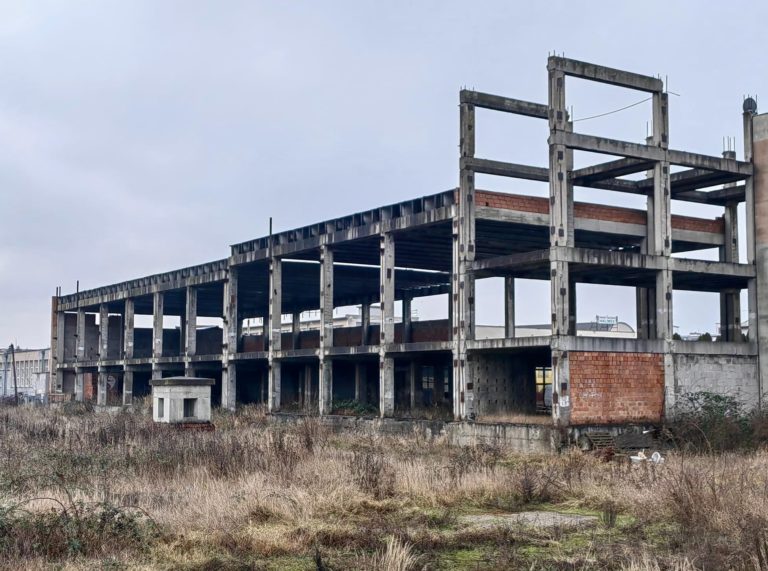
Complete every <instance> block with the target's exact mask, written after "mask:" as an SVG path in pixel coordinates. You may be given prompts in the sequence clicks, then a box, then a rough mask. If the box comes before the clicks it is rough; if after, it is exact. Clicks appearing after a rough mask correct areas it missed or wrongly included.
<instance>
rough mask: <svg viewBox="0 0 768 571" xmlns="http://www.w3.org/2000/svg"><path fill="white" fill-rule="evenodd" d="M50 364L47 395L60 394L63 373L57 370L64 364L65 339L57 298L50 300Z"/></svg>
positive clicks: (64, 322)
mask: <svg viewBox="0 0 768 571" xmlns="http://www.w3.org/2000/svg"><path fill="white" fill-rule="evenodd" d="M51 318H52V320H53V322H52V323H51V334H52V339H51V362H50V365H49V370H50V387H49V390H48V393H49V394H50V393H54V392H55V393H61V392H63V390H64V371H62V370H59V365H60V364H61V363H63V362H64V339H65V337H66V334H67V332H66V323H67V319H66V315H65V314H64V312H63V311H59V298H58V297H57V296H54V297H53V298H52V299H51Z"/></svg>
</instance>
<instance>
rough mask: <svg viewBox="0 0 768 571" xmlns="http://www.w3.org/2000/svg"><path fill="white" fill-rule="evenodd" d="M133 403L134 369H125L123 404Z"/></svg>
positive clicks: (129, 404)
mask: <svg viewBox="0 0 768 571" xmlns="http://www.w3.org/2000/svg"><path fill="white" fill-rule="evenodd" d="M131 405H133V369H131V368H128V367H126V368H125V370H124V371H123V406H131Z"/></svg>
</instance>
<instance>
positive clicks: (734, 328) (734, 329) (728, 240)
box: [720, 151, 742, 341]
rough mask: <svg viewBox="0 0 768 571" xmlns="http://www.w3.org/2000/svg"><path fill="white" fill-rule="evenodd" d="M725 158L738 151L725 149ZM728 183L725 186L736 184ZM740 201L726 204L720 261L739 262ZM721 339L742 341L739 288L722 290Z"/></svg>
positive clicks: (732, 156) (734, 154) (734, 157)
mask: <svg viewBox="0 0 768 571" xmlns="http://www.w3.org/2000/svg"><path fill="white" fill-rule="evenodd" d="M723 158H726V159H734V160H735V159H736V151H723ZM735 184H736V183H729V184H726V185H725V187H726V188H727V187H732V186H735ZM737 208H738V202H730V203H728V204H726V206H725V209H724V212H723V227H724V232H723V239H724V243H723V247H722V248H720V261H721V262H727V263H731V264H735V263H738V262H739V216H738V211H737ZM720 339H721V340H723V341H741V339H742V337H741V291H740V290H738V289H731V290H723V291H721V292H720Z"/></svg>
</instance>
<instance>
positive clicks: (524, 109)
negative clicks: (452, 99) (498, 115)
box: [459, 89, 549, 119]
mask: <svg viewBox="0 0 768 571" xmlns="http://www.w3.org/2000/svg"><path fill="white" fill-rule="evenodd" d="M459 102H460V103H468V104H471V105H474V106H475V107H482V108H483V109H491V110H493V111H502V112H504V113H513V114H515V115H525V116H526V117H534V118H536V119H546V118H547V117H548V111H549V109H548V108H547V106H546V105H542V104H541V103H531V102H530V101H521V100H520V99H511V98H509V97H502V96H500V95H491V94H490V93H481V92H479V91H470V90H467V89H462V90H461V91H460V92H459Z"/></svg>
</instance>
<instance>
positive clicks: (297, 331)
mask: <svg viewBox="0 0 768 571" xmlns="http://www.w3.org/2000/svg"><path fill="white" fill-rule="evenodd" d="M292 323H293V325H292V327H291V334H292V338H293V348H294V349H298V348H299V346H300V344H301V312H300V311H297V312H295V313H294V314H293V317H292Z"/></svg>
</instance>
